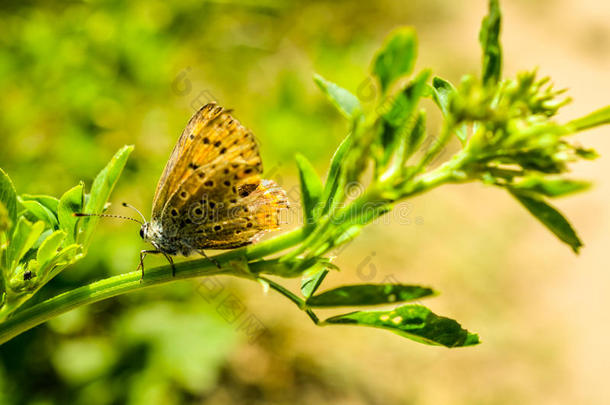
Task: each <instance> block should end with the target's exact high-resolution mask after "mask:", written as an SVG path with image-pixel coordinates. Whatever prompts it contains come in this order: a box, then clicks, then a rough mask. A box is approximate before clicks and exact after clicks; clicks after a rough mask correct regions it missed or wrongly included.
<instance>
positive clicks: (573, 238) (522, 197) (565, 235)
mask: <svg viewBox="0 0 610 405" xmlns="http://www.w3.org/2000/svg"><path fill="white" fill-rule="evenodd" d="M511 193H512V195H513V196H514V197H515V198H516V199H517V200H518V201H519V202H520V203H521V204H523V206H524V207H525V208H526V209H527V210H528V211H529V212H530V213H531V214H532V215H533V216H535V217H536V218H538V220H539V221H540V222H542V224H543V225H544V226H546V227H547V228H548V229H549V230H550V231H551V232H553V233H554V234H555V236H557V237H558V238H559V239H560V240H561V241H563V242H565V243H567V244H568V245H570V246H571V247H572V250H573V251H574V253H578V249H579V248H580V247H581V246H582V242H581V241H580V239H579V238H578V235H576V231H574V228H572V225H570V223H569V222H568V221H567V220H566V219H565V218H564V216H563V215H562V214H561V213H560V212H559V211H557V209H555V208H554V207H552V206H551V205H549V204H548V203H546V202H545V201H544V200H542V199H541V198H539V197H537V196H535V195H534V194H529V193H528V194H525V193H522V192H519V191H517V190H511Z"/></svg>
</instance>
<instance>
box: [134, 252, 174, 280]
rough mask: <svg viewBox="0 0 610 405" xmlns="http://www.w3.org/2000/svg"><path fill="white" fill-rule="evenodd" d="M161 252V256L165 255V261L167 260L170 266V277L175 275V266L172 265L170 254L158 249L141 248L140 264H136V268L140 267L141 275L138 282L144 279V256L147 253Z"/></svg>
mask: <svg viewBox="0 0 610 405" xmlns="http://www.w3.org/2000/svg"><path fill="white" fill-rule="evenodd" d="M149 253H150V254H157V255H158V254H162V255H163V256H165V258H166V259H167V261H168V262H169V264H170V265H171V266H172V277H175V276H176V267H175V266H174V260H173V259H172V258H171V256H170V255H168V254H167V253H165V252H162V251H160V250H141V251H140V264H139V265H138V268H137V269H136V271H137V270H139V269H142V277H140V283H141V282H142V280H144V258H145V257H146V255H147V254H149Z"/></svg>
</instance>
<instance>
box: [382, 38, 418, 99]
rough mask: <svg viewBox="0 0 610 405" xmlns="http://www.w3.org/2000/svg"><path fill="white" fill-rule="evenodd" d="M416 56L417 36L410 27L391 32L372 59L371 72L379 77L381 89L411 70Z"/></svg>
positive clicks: (383, 90) (385, 88)
mask: <svg viewBox="0 0 610 405" xmlns="http://www.w3.org/2000/svg"><path fill="white" fill-rule="evenodd" d="M416 58H417V36H416V34H415V30H414V29H413V28H412V27H403V28H399V29H397V30H395V31H394V32H392V33H391V34H390V35H389V36H388V37H387V38H386V40H385V42H384V44H383V46H382V47H381V49H380V50H379V51H378V52H377V54H376V55H375V58H374V59H373V73H374V74H375V75H376V76H377V78H378V79H379V83H380V84H381V90H382V92H383V93H385V92H386V90H387V89H388V87H389V86H390V85H391V84H392V83H393V82H395V81H396V80H397V79H399V78H400V77H402V76H406V75H408V74H410V73H411V72H412V71H413V67H414V66H415V59H416Z"/></svg>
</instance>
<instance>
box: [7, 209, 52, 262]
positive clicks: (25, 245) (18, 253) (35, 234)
mask: <svg viewBox="0 0 610 405" xmlns="http://www.w3.org/2000/svg"><path fill="white" fill-rule="evenodd" d="M42 231H44V222H42V221H37V222H35V223H31V222H30V221H28V220H27V219H25V218H23V217H21V218H19V221H18V222H17V226H15V229H14V230H13V237H12V238H11V240H10V243H9V245H8V248H7V250H6V255H7V265H8V266H9V267H10V268H15V266H16V265H17V264H18V263H19V261H20V260H21V258H23V256H24V255H25V254H26V253H27V252H28V250H30V249H31V248H32V246H34V243H36V241H37V240H38V238H39V237H40V235H41V234H42Z"/></svg>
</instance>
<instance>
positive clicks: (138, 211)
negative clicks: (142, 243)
mask: <svg viewBox="0 0 610 405" xmlns="http://www.w3.org/2000/svg"><path fill="white" fill-rule="evenodd" d="M123 207H127V208H131V209H132V210H134V211H135V212H137V213H138V214H140V216H141V217H142V221H144V222H146V217H145V216H144V215H142V213H141V212H140V210H139V209H137V208H136V207H134V206H133V205H131V204H127V203H126V202H124V203H123Z"/></svg>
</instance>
